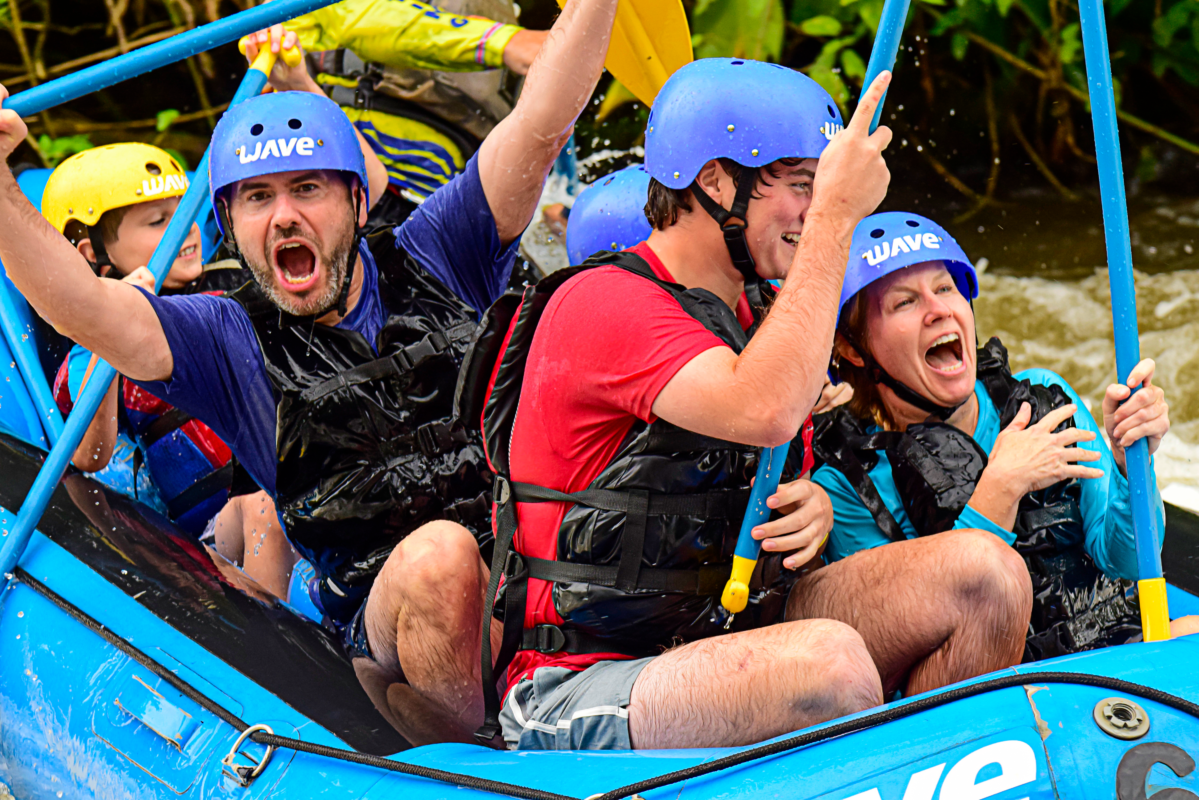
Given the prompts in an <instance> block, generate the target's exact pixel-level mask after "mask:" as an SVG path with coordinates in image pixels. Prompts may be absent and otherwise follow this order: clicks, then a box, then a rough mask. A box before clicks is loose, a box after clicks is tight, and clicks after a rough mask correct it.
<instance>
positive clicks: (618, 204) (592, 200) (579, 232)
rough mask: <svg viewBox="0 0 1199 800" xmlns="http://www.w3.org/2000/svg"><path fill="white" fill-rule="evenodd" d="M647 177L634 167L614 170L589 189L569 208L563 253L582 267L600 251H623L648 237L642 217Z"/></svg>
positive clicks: (643, 216)
mask: <svg viewBox="0 0 1199 800" xmlns="http://www.w3.org/2000/svg"><path fill="white" fill-rule="evenodd" d="M648 191H649V174H648V173H646V171H645V167H643V166H641V165H640V164H636V165H634V166H631V167H625V168H624V169H622V170H617V171H616V172H613V173H612V174H611V175H608V176H607V177H605V178H600V179H599V180H598V181H596V182H595V183H593V184H591V185H590V186H588V187H587V188H586V189H584V190H583V192H582V193H581V194H580V195H579V199H578V200H575V204H574V207H573V208H571V209H570V220H569V222H568V224H567V226H566V254H567V255H568V256H569V257H570V263H572V264H582V263H583V260H584V259H586V258H587V257H588V256H590V255H591V254H592V253H598V252H599V251H601V250H614V251H615V250H624V249H625V248H626V247H632V246H633V245H635V244H637V243H638V242H643V241H645V240H646V239H647V238H649V235H650V233H651V232H652V231H653V228H651V227H650V224H649V220H648V219H646V218H645V202H646V199H647V192H648Z"/></svg>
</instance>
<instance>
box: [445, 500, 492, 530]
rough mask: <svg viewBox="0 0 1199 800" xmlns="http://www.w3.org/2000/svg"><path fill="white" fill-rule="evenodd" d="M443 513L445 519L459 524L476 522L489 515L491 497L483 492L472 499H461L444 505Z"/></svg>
mask: <svg viewBox="0 0 1199 800" xmlns="http://www.w3.org/2000/svg"><path fill="white" fill-rule="evenodd" d="M444 513H445V518H446V519H448V520H449V521H450V522H457V523H458V524H459V525H464V524H466V523H470V522H478V521H480V520H482V519H484V518H486V517H490V516H491V497H490V496H489V495H488V494H487V493H486V492H483V493H482V494H480V495H479V496H478V497H476V498H474V499H473V500H462V501H460V502H457V503H454V504H453V505H449V506H446V508H445V512H444Z"/></svg>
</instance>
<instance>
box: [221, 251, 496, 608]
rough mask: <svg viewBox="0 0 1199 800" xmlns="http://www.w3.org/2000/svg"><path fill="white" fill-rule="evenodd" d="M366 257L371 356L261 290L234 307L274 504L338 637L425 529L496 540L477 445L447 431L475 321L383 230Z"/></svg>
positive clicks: (452, 427)
mask: <svg viewBox="0 0 1199 800" xmlns="http://www.w3.org/2000/svg"><path fill="white" fill-rule="evenodd" d="M367 244H368V247H369V248H370V251H371V253H372V254H373V255H374V257H375V261H376V264H377V267H378V276H379V294H380V297H381V299H382V301H383V306H384V308H385V309H386V312H387V320H386V322H385V323H384V325H383V327H382V329H381V330H380V331H379V334H378V336H377V337H376V339H375V341H374V342H373V343H372V342H368V341H367V340H366V338H365V337H363V336H362V334H360V333H357V332H354V331H349V330H345V329H343V328H334V327H330V326H328V325H318V324H315V321H314V320H313V319H312V318H311V317H305V318H299V317H293V316H291V315H289V314H286V313H283V312H281V311H280V310H279V308H278V307H276V306H275V305H274V304H273V303H271V302H270V301H269V300H267V299H266V297H265V295H263V293H262V291H261V290H260V289H259V288H258V285H257V284H256V283H251V284H248V285H246V286H244V287H242V288H241V289H239V290H238V291H237V292H234V293H233V294H232V295H230V296H231V297H232V298H233V299H234V300H236V301H237V302H238V303H240V304H241V305H242V307H243V308H245V310H246V312H247V314H249V317H250V320H251V323H252V324H253V327H254V332H255V334H256V335H257V338H258V346H259V348H260V349H261V351H262V356H263V361H264V362H265V364H266V371H267V375H268V376H269V378H270V382H271V386H272V389H273V393H274V396H275V409H276V420H277V422H276V425H277V427H276V452H277V459H278V462H277V477H276V481H275V502H276V505H277V507H278V509H279V512H280V513H281V515H282V519H283V523H284V526H285V527H286V530H287V534H288V538H289V539H290V540H291V542H292V543H293V544H294V545H295V546H296V549H297V550H298V551H299V552H300V554H301V555H303V556H304V557H305V558H306V559H308V560H309V561H311V562H312V564H313V565H314V567H315V568H316V571H317V575H318V576H319V578H320V580H319V585H320V597H319V600H320V604H321V607H322V610H323V611H324V612H325V613H326V614H327V615H328V616H329V617H330V619H332V620H333V621H335V622H339V623H345V622H347V621H348V620H349V619H350V617H351V616H352V615H353V614H354V612H355V611H356V610H357V609H358V607H359V606H360V605H361V603H362V601H363V600H364V599H365V598H366V595H367V593H368V592H369V591H370V586H371V584H372V583H373V581H374V579H375V576H376V575H377V574H378V572H379V570H380V569H381V568H382V566H383V563H384V561H385V560H386V559H387V556H388V554H390V553H391V551H392V549H393V548H394V547H395V546H396V544H397V543H398V542H399V541H400V540H401V539H403V538H404V537H405V536H407V535H408V534H409V533H411V532H412V531H413V530H415V529H416V528H418V527H419V526H421V525H423V524H424V523H426V522H429V521H431V520H436V519H449V520H452V521H454V522H459V523H461V524H463V525H466V526H467V527H468V528H472V529H473V530H474V531H475V532H476V535H478V534H480V533H483V534H485V535H486V537H487V538H488V539H489V538H490V530H488V526H487V524H486V521H487V519H488V516H489V511H490V508H491V500H490V493H489V489H490V484H491V474H490V472H488V470H487V464H486V461H485V459H484V456H483V450H482V448H481V446H480V444H479V437H478V435H477V434H472V433H470V432H468V431H466V430H465V429H464V428H463V427H462V426H461V425H456V424H454V422H453V420H452V413H453V397H454V385H455V381H456V379H457V374H458V365H459V363H460V362H461V359H462V355H463V354H464V353H465V351H466V347H467V344H468V343H469V341H470V337H471V334H472V333H473V332H474V329H475V314H474V311H473V309H471V308H470V306H468V305H466V304H465V303H463V302H462V301H461V300H460V299H458V297H457V296H456V295H454V293H453V292H451V291H450V290H449V289H448V288H446V287H445V286H444V285H443V284H442V283H441V282H439V281H438V280H437V279H436V278H434V277H433V276H432V275H430V274H429V273H427V272H426V271H425V270H423V269H422V268H421V267H420V266H419V265H418V264H417V263H416V262H415V261H413V259H412V258H411V257H410V256H408V255H407V254H406V253H405V252H404V251H402V250H400V249H398V248H397V247H396V242H395V237H394V235H393V234H392V232H391V231H390V230H384V231H379V232H377V233H375V234H372V235H370V236H368V237H367ZM372 344H373V348H372Z"/></svg>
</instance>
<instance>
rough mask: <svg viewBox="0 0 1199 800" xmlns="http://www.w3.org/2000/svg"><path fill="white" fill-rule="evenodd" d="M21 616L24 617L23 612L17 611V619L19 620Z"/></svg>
mask: <svg viewBox="0 0 1199 800" xmlns="http://www.w3.org/2000/svg"><path fill="white" fill-rule="evenodd" d="M23 616H25V612H24V611H18V612H17V617H18V618H20V617H23Z"/></svg>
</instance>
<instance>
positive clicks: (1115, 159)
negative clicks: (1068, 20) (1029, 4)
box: [1078, 0, 1162, 580]
mask: <svg viewBox="0 0 1199 800" xmlns="http://www.w3.org/2000/svg"><path fill="white" fill-rule="evenodd" d="M1078 12H1079V16H1080V18H1081V22H1082V45H1083V53H1084V54H1085V56H1086V68H1087V84H1088V88H1089V90H1090V100H1091V121H1092V123H1093V125H1094V128H1095V160H1096V161H1097V162H1098V165H1099V191H1100V195H1101V198H1102V201H1103V228H1104V233H1105V237H1106V240H1107V266H1108V280H1109V282H1110V283H1111V290H1112V326H1113V330H1114V333H1115V340H1116V376H1117V378H1118V379H1119V380H1120V382H1121V383H1123V382H1124V381H1126V380H1127V379H1128V373H1130V372H1131V371H1132V369H1133V367H1135V366H1136V365H1137V363H1138V362H1140V360H1141V341H1140V338H1139V336H1138V334H1137V295H1136V285H1135V283H1134V281H1133V274H1132V244H1131V241H1130V239H1129V233H1128V205H1127V202H1126V200H1125V197H1124V168H1123V166H1122V165H1121V162H1120V131H1119V128H1118V126H1117V123H1116V98H1115V92H1114V87H1113V80H1112V65H1111V59H1110V58H1109V56H1108V44H1107V26H1106V23H1105V22H1104V17H1103V3H1102V0H1079V3H1078ZM1125 462H1126V468H1127V472H1128V488H1129V492H1130V494H1131V502H1132V527H1133V531H1134V533H1135V536H1136V548H1137V570H1138V573H1139V574H1138V577H1139V578H1140V580H1146V579H1150V578H1160V577H1162V560H1161V553H1160V551H1159V550H1158V547H1159V543H1160V542H1161V533H1160V531H1158V525H1157V514H1156V513H1154V508H1153V505H1154V504H1153V493H1152V487H1153V481H1154V478H1153V467H1152V464H1151V463H1150V461H1149V450H1148V448H1147V445H1146V443H1145V440H1143V439H1142V440H1141V441H1139V442H1137V443H1136V444H1134V445H1133V446H1132V447H1129V448H1128V449H1127V450H1126V451H1125Z"/></svg>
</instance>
